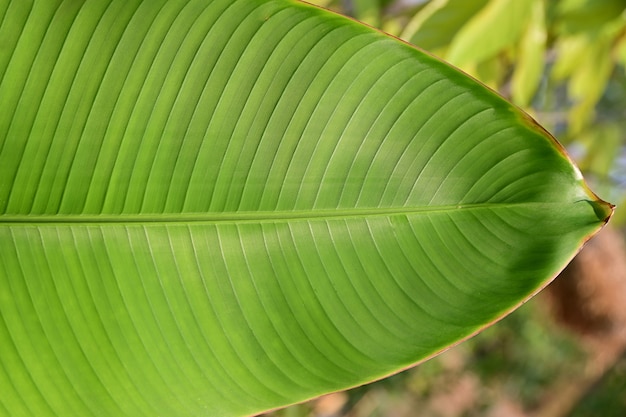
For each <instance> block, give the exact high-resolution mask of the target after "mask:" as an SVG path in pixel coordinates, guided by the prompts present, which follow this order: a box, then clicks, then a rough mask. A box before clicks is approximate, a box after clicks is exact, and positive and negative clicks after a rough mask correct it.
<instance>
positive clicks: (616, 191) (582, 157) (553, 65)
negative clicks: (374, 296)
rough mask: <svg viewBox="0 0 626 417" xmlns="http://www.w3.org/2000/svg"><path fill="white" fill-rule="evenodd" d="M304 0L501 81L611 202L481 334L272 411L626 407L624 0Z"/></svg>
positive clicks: (460, 415) (551, 416)
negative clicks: (535, 286)
mask: <svg viewBox="0 0 626 417" xmlns="http://www.w3.org/2000/svg"><path fill="white" fill-rule="evenodd" d="M309 2H312V3H314V4H317V5H320V6H323V7H326V8H329V9H331V10H334V11H337V12H339V13H342V14H345V15H348V16H351V17H353V18H355V19H358V20H360V21H363V22H365V23H367V24H369V25H371V26H374V27H377V28H380V29H382V30H383V31H385V32H387V33H390V34H392V35H394V36H397V37H399V38H401V39H404V40H406V41H407V42H410V43H412V44H414V45H417V46H419V47H420V48H422V49H425V50H427V51H429V52H430V53H432V54H434V55H436V56H438V57H441V58H443V59H445V60H446V61H448V62H450V63H452V64H454V65H456V66H458V67H460V68H461V69H463V70H464V71H466V72H467V73H469V74H471V75H472V76H474V77H475V78H477V79H479V80H480V81H482V82H483V83H485V84H487V85H488V86H490V87H491V88H493V89H495V90H497V91H499V92H500V93H501V94H502V95H503V96H505V97H506V98H508V99H509V100H511V101H512V102H514V103H515V104H517V105H518V106H519V107H521V108H523V109H524V110H525V111H526V112H528V113H529V114H530V115H532V116H533V117H534V118H535V119H536V120H537V121H538V122H539V123H540V124H542V125H543V126H544V127H546V128H547V129H548V130H549V131H550V132H551V133H552V134H554V136H556V137H557V138H558V139H559V141H560V142H561V143H563V144H564V145H565V146H566V147H567V149H568V151H569V153H570V155H571V156H572V158H573V159H574V160H575V161H576V162H577V164H578V165H579V167H580V168H581V170H582V171H583V174H584V175H585V177H586V178H587V180H588V182H589V183H590V186H591V188H592V189H593V190H594V191H595V192H596V193H597V194H598V195H599V196H600V197H601V198H603V199H605V200H607V201H610V202H612V203H613V204H616V205H617V206H618V208H617V210H616V214H615V216H614V218H613V220H612V221H611V224H610V227H607V228H605V229H604V230H603V231H602V232H601V233H600V234H599V235H598V236H597V237H596V238H595V239H593V240H592V241H591V242H590V243H589V244H588V245H587V246H585V248H584V249H583V251H582V252H581V253H580V254H579V255H578V256H577V257H576V258H575V259H574V261H573V262H572V263H571V264H570V265H569V266H568V267H567V268H566V269H565V271H563V273H562V274H561V275H560V276H559V277H558V278H557V279H556V280H555V281H554V282H553V283H552V284H550V285H549V286H548V287H547V288H546V289H545V290H544V291H542V292H541V293H540V294H539V296H537V297H535V298H533V299H532V300H531V301H529V302H528V303H526V304H525V305H524V306H523V307H521V308H520V309H518V310H517V311H515V312H514V313H513V314H511V315H509V316H508V317H506V318H505V319H503V320H502V321H500V322H499V323H497V324H496V325H494V326H492V327H491V328H489V329H487V330H486V331H484V332H483V333H481V334H479V335H478V336H476V337H474V338H472V339H471V340H469V341H467V342H465V343H462V344H460V345H458V346H456V347H454V348H452V349H450V350H448V351H447V352H445V353H443V354H441V355H439V356H438V357H436V358H434V359H432V360H430V361H428V362H426V363H424V364H422V365H420V366H418V367H415V368H413V369H409V370H407V371H405V372H402V373H400V374H398V375H395V376H393V377H391V378H388V379H385V380H383V381H379V382H377V383H374V384H370V385H366V386H363V387H360V388H356V389H353V390H350V391H347V392H342V393H335V394H330V395H328V396H325V397H322V398H320V399H317V400H314V401H311V402H309V403H305V404H299V405H295V406H292V407H289V408H286V409H283V410H279V411H275V412H273V413H270V414H267V415H266V416H267V417H270V416H271V417H305V416H306V417H339V416H346V417H409V416H419V417H422V416H425V417H474V416H487V417H596V416H598V417H624V416H626V246H625V245H624V233H623V231H624V226H625V224H626V210H624V211H623V212H622V211H621V210H620V208H621V207H620V206H623V205H624V204H625V203H626V0H309Z"/></svg>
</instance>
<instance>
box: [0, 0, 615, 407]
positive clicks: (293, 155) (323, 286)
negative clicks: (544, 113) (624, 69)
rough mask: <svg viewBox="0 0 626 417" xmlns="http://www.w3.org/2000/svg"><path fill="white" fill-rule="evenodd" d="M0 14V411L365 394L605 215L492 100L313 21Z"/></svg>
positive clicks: (493, 305)
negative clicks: (355, 390) (359, 388)
mask: <svg viewBox="0 0 626 417" xmlns="http://www.w3.org/2000/svg"><path fill="white" fill-rule="evenodd" d="M0 12H1V13H0V15H2V16H4V18H3V20H2V26H1V27H0V33H1V34H3V35H4V34H6V35H7V36H1V37H0V39H3V40H2V47H1V48H0V52H1V55H0V77H1V78H0V80H1V81H0V108H2V109H4V111H3V112H1V113H0V297H1V298H0V317H1V320H0V364H1V365H2V366H0V392H2V393H3V395H2V396H0V415H5V416H31V415H32V416H38V417H39V416H73V415H80V416H109V415H110V416H146V417H148V416H157V415H166V416H202V415H204V416H230V415H233V416H236V415H249V414H254V413H258V412H261V411H263V410H267V409H271V408H275V407H279V406H283V405H286V404H290V403H294V402H298V401H303V400H305V399H307V398H311V397H314V396H317V395H320V394H322V393H326V392H330V391H334V390H339V389H344V388H347V387H351V386H356V385H359V384H363V383H366V382H368V381H371V380H374V379H378V378H382V377H384V376H386V375H389V374H392V373H395V372H398V371H399V370H401V369H403V368H406V367H408V366H412V365H414V364H416V363H418V362H420V361H422V360H425V359H426V358H428V357H430V356H432V355H434V354H436V353H437V352H439V351H441V350H442V349H444V348H446V347H447V346H449V345H450V344H452V343H455V342H457V341H459V340H461V339H463V338H466V337H468V336H469V335H471V334H473V333H475V332H477V331H478V330H480V329H481V328H483V327H484V326H485V325H487V324H489V323H491V322H493V321H495V320H497V319H498V318H500V317H502V315H504V314H506V313H508V312H510V311H511V310H512V309H513V308H515V306H517V305H519V304H520V303H521V302H523V301H524V300H525V299H527V298H528V297H529V296H531V295H532V294H533V293H535V292H536V291H538V290H539V289H540V288H542V287H543V286H545V285H546V284H547V283H548V282H549V280H550V279H551V278H552V277H553V276H555V274H557V273H558V271H559V270H560V269H562V268H563V267H564V265H565V264H566V263H567V262H568V261H569V260H570V259H571V257H572V256H573V255H574V254H575V252H576V251H577V250H578V248H579V247H580V245H581V244H582V243H583V242H584V241H585V240H586V239H588V238H589V237H590V236H591V234H593V233H594V232H596V231H597V230H598V229H599V228H600V227H601V226H602V225H603V224H604V223H605V222H606V220H607V219H608V216H609V215H610V213H611V211H612V207H611V206H610V205H609V204H607V203H604V202H602V201H600V200H599V199H598V198H597V197H595V196H594V195H593V194H592V193H591V192H590V191H589V190H588V189H587V188H586V186H585V185H584V183H583V181H582V177H581V176H580V173H579V172H578V170H577V169H576V168H575V167H574V166H573V165H572V164H571V162H570V160H569V159H568V157H567V156H566V155H565V154H564V152H563V150H562V148H561V147H560V145H558V144H557V142H556V141H555V140H554V139H553V138H551V137H550V136H549V134H548V133H546V132H545V131H544V130H543V129H541V128H540V127H539V126H537V125H536V123H535V122H534V121H532V120H531V119H530V118H529V117H528V116H526V115H525V114H523V113H521V112H520V111H519V110H518V109H516V108H515V107H513V106H511V105H510V104H508V103H507V102H505V101H504V100H503V99H501V98H500V97H498V96H497V95H496V94H495V93H493V92H492V91H490V90H488V89H486V88H484V87H483V86H481V85H479V84H477V83H476V82H475V81H473V80H471V79H469V78H468V77H466V76H465V75H463V74H462V73H460V72H458V71H457V70H455V69H453V68H451V67H450V66H448V65H446V64H444V63H442V62H440V61H437V60H436V59H434V58H432V57H430V56H428V55H426V54H424V53H422V52H420V51H418V50H416V49H414V48H412V47H411V46H409V45H407V44H404V43H402V42H400V41H397V40H396V39H393V38H390V37H388V36H386V35H384V34H381V33H379V32H376V31H374V30H372V29H370V28H366V27H364V26H361V25H359V24H358V23H356V22H353V21H350V20H348V19H345V18H342V17H340V16H337V15H333V14H331V13H329V12H327V11H324V10H320V9H317V8H314V7H312V6H308V5H305V4H301V3H295V2H292V1H287V0H284V1H278V0H277V1H271V0H269V1H249V0H245V1H244V0H239V1H231V0H215V1H210V0H196V1H186V0H185V1H183V0H170V1H164V0H160V1H159V0H152V1H139V0H124V1H121V0H120V1H118V0H110V1H109V0H85V1H73V0H72V1H69V0H68V1H62V0H57V1H52V0H47V1H43V0H41V1H37V0H35V1H32V2H26V1H9V2H6V1H5V2H2V3H0Z"/></svg>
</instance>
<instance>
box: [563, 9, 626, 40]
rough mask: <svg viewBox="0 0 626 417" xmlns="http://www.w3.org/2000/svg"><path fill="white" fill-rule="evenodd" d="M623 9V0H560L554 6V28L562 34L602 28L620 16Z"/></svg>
mask: <svg viewBox="0 0 626 417" xmlns="http://www.w3.org/2000/svg"><path fill="white" fill-rule="evenodd" d="M625 9H626V2H624V0H560V1H558V2H557V6H556V14H557V16H556V19H557V24H556V28H557V30H558V31H559V32H560V33H561V34H562V35H568V34H574V33H578V32H583V31H597V30H602V28H603V27H604V25H606V24H607V23H609V22H611V21H613V20H615V19H616V18H620V16H622V15H623V13H624V10H625Z"/></svg>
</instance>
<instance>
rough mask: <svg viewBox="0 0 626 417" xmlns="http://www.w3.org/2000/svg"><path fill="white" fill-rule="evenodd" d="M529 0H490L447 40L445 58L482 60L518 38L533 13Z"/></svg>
mask: <svg viewBox="0 0 626 417" xmlns="http://www.w3.org/2000/svg"><path fill="white" fill-rule="evenodd" d="M532 5H533V2H532V1H529V0H525V1H519V0H491V1H490V2H489V3H488V4H487V5H486V6H485V7H484V8H483V9H482V10H481V11H480V12H479V13H477V14H476V15H475V16H474V17H473V18H472V19H471V20H470V21H469V22H467V23H466V24H465V25H464V26H463V27H462V28H461V29H460V30H459V32H458V33H457V35H456V36H455V38H454V40H453V41H452V43H451V44H450V49H449V50H448V53H447V54H446V59H447V60H448V61H450V62H451V63H453V64H455V65H465V64H468V63H471V62H481V61H483V60H486V59H489V58H491V57H493V56H494V55H496V54H497V53H498V52H500V51H501V50H502V49H504V48H506V47H508V46H510V45H512V44H514V43H515V42H517V41H518V40H519V39H520V37H521V35H522V33H523V31H524V28H525V27H526V26H527V24H528V20H529V19H530V18H531V17H532V13H531V12H532Z"/></svg>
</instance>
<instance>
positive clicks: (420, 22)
mask: <svg viewBox="0 0 626 417" xmlns="http://www.w3.org/2000/svg"><path fill="white" fill-rule="evenodd" d="M487 1H488V0H475V1H467V0H433V1H430V2H428V3H427V4H426V6H424V8H422V9H421V10H420V11H419V12H418V13H416V14H415V16H414V17H413V18H412V19H411V21H410V22H409V24H408V25H407V27H406V28H405V30H404V32H403V33H402V35H401V37H402V38H403V39H406V40H408V41H409V42H411V43H412V44H414V45H417V46H419V47H420V48H424V49H426V50H429V51H432V50H434V49H437V48H441V47H444V46H447V45H448V44H449V43H450V42H451V41H452V39H453V38H454V36H455V35H456V33H457V32H458V30H459V28H461V27H462V26H463V25H464V24H465V23H466V22H467V21H468V20H470V19H471V18H472V17H473V16H474V15H475V14H476V13H478V11H479V10H480V9H482V8H483V7H484V6H485V4H487Z"/></svg>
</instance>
